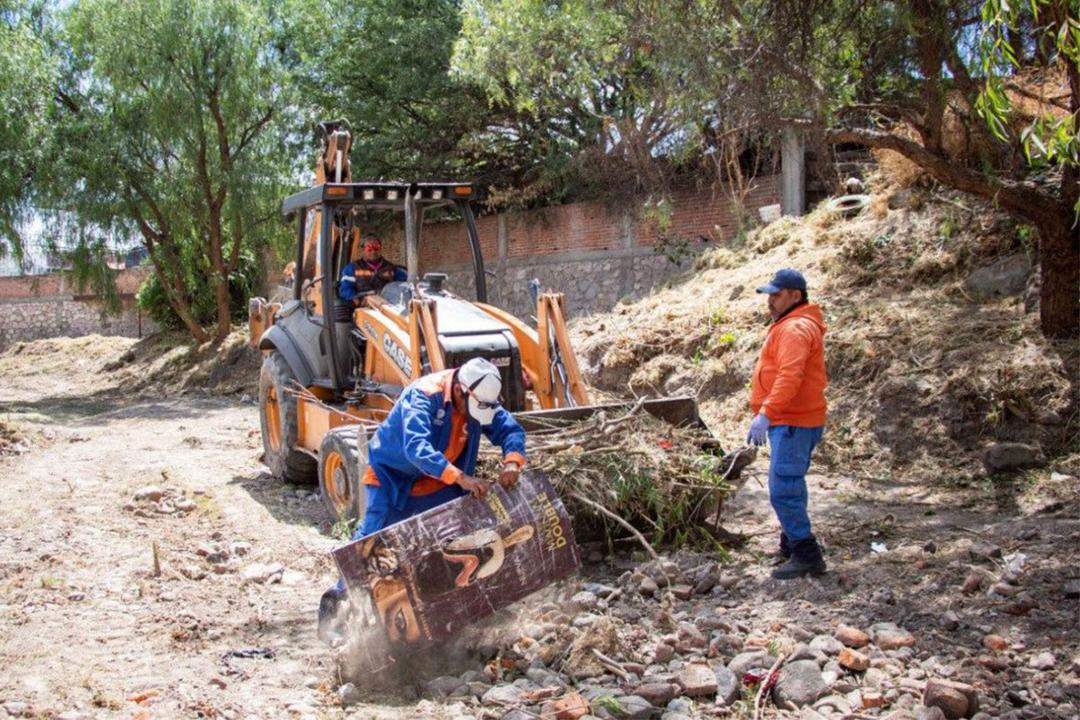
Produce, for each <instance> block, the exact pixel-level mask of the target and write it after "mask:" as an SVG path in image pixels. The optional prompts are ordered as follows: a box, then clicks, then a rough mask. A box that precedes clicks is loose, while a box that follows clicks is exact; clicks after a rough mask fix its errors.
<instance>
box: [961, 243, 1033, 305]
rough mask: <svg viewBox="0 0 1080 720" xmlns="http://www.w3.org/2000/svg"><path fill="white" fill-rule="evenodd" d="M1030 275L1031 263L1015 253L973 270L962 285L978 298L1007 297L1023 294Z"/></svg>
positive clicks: (1022, 255)
mask: <svg viewBox="0 0 1080 720" xmlns="http://www.w3.org/2000/svg"><path fill="white" fill-rule="evenodd" d="M1030 274H1031V261H1030V260H1029V259H1028V256H1027V254H1026V253H1016V254H1013V255H1009V256H1007V257H1003V258H1001V259H1000V260H997V261H996V262H993V263H991V264H989V265H984V266H983V267H980V268H977V269H975V270H973V271H972V272H971V274H969V275H968V276H967V279H966V280H965V281H964V285H965V286H967V288H968V290H969V291H970V292H971V293H972V294H973V295H976V296H978V297H980V298H984V299H990V298H998V297H1008V296H1012V295H1020V294H1022V293H1023V292H1024V290H1025V289H1026V288H1027V282H1028V275H1030Z"/></svg>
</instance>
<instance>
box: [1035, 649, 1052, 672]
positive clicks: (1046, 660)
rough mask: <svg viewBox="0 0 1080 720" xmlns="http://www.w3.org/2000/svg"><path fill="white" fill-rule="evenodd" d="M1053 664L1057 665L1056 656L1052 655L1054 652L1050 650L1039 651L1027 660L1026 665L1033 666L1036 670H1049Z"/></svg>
mask: <svg viewBox="0 0 1080 720" xmlns="http://www.w3.org/2000/svg"><path fill="white" fill-rule="evenodd" d="M1055 665H1057V658H1056V657H1054V653H1052V652H1041V653H1039V654H1038V655H1036V656H1035V657H1033V658H1031V659H1030V660H1028V667H1032V668H1035V669H1036V670H1049V669H1050V668H1052V667H1054V666H1055Z"/></svg>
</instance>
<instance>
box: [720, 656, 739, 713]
mask: <svg viewBox="0 0 1080 720" xmlns="http://www.w3.org/2000/svg"><path fill="white" fill-rule="evenodd" d="M713 674H714V675H716V703H717V705H733V704H735V701H736V700H738V699H739V698H740V697H741V696H742V683H740V682H739V678H737V677H735V673H733V672H731V670H729V669H728V668H726V667H724V666H723V665H717V666H716V667H714V668H713Z"/></svg>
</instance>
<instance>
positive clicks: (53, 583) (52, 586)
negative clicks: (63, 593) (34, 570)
mask: <svg viewBox="0 0 1080 720" xmlns="http://www.w3.org/2000/svg"><path fill="white" fill-rule="evenodd" d="M41 587H43V588H45V589H46V590H56V589H58V588H62V587H64V578H58V577H52V576H51V575H45V576H43V577H42V578H41Z"/></svg>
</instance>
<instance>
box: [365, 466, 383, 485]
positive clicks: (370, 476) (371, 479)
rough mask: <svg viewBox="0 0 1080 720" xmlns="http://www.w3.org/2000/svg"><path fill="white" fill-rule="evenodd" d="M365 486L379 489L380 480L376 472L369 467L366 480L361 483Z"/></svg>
mask: <svg viewBox="0 0 1080 720" xmlns="http://www.w3.org/2000/svg"><path fill="white" fill-rule="evenodd" d="M361 482H363V483H364V484H365V485H373V486H374V487H379V478H377V477H375V471H374V470H372V469H371V466H370V465H368V468H367V472H365V473H364V479H363V480H362V481H361Z"/></svg>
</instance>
